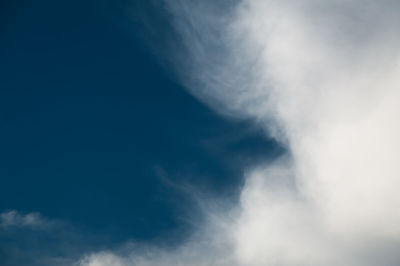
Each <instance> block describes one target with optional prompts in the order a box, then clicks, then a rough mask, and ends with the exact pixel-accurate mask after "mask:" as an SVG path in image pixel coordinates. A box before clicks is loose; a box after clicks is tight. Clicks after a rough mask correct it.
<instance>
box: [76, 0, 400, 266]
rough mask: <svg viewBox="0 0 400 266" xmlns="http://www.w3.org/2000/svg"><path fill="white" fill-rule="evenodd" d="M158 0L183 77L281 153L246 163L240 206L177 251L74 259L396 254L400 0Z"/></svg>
mask: <svg viewBox="0 0 400 266" xmlns="http://www.w3.org/2000/svg"><path fill="white" fill-rule="evenodd" d="M217 2H218V1H217ZM167 3H168V5H169V7H170V11H171V12H172V14H174V15H175V21H174V23H175V26H176V28H177V29H178V31H179V32H180V33H181V37H182V40H183V42H184V44H185V48H186V51H181V53H183V55H176V57H174V58H175V60H178V61H179V64H178V72H179V73H180V76H181V79H182V82H183V83H184V84H185V85H186V86H187V87H188V89H189V90H190V91H191V92H192V93H193V94H195V95H196V96H198V97H199V98H200V99H202V100H203V101H205V102H206V103H208V104H209V105H210V106H211V107H212V108H214V109H215V110H217V111H219V112H220V113H223V114H228V115H232V116H239V117H246V118H250V119H253V120H254V121H255V122H256V123H258V124H260V125H261V126H263V127H264V128H265V129H266V131H267V132H269V134H272V135H273V136H274V137H276V139H277V140H278V141H281V142H282V143H283V144H284V145H286V147H287V149H288V150H289V151H290V158H283V159H282V160H280V161H278V162H276V163H273V164H272V165H271V164H266V165H265V166H257V167H255V169H248V171H247V177H246V180H247V181H246V185H245V187H244V188H243V191H242V193H241V202H240V204H239V206H237V207H236V209H235V210H230V211H229V212H218V213H217V214H215V213H213V212H211V213H212V214H208V215H209V216H210V217H213V218H210V219H209V222H208V223H206V224H205V225H204V229H203V230H200V231H201V233H200V232H199V233H198V234H196V235H195V236H194V237H193V239H192V240H190V241H188V243H187V244H185V245H183V246H182V247H180V248H178V249H177V250H175V251H170V252H165V251H154V250H153V251H151V252H143V250H138V249H136V248H133V249H132V252H131V253H130V254H129V255H119V254H118V253H115V254H114V253H112V252H110V253H99V254H92V255H90V256H88V257H87V258H86V259H85V260H84V261H83V262H82V265H86V266H94V265H104V266H108V265H124V266H125V265H246V266H247V265H255V266H258V265H267V266H275V265H276V266H294V265H296V266H297V265H312V266H322V265H323V266H330V265H332V266H333V265H350V266H357V265H360V266H361V265H363V266H365V265H371V266H372V265H391V266H394V265H398V264H399V263H400V258H399V256H398V255H397V252H394V251H393V250H396V247H397V248H398V246H399V243H400V211H399V210H400V194H399V193H398V188H399V187H400V161H399V158H400V140H399V137H398V136H400V124H399V117H400V52H399V50H398V47H400V34H399V32H398V29H399V28H400V16H399V12H400V2H398V1H393V0H382V1H372V0H366V1H361V0H354V1H346V0H330V1H317V0H303V1H295V0H284V1H276V0H241V1H236V2H235V4H233V3H232V2H230V5H231V7H230V8H229V9H227V8H226V7H224V6H221V5H219V6H218V5H217V4H215V3H214V2H213V1H190V2H188V1H167ZM146 254H147V255H146Z"/></svg>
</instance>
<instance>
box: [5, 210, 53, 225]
mask: <svg viewBox="0 0 400 266" xmlns="http://www.w3.org/2000/svg"><path fill="white" fill-rule="evenodd" d="M53 225H54V222H51V221H49V220H47V219H45V218H44V217H42V216H41V215H40V213H36V212H32V213H27V214H21V213H19V212H18V211H16V210H9V211H5V212H2V213H0V228H2V229H7V228H12V227H21V228H30V229H46V228H47V229H48V228H49V227H52V226H53Z"/></svg>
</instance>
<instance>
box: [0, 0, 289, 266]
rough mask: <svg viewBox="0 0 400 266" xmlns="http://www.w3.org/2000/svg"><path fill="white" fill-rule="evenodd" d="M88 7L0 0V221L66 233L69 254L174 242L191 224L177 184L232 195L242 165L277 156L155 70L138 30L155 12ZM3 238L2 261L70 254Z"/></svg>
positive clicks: (247, 129)
mask: <svg viewBox="0 0 400 266" xmlns="http://www.w3.org/2000/svg"><path fill="white" fill-rule="evenodd" d="M95 2H96V1H57V2H54V1H39V2H33V1H22V0H21V1H6V2H2V4H1V29H0V32H1V35H0V38H1V41H0V58H1V62H0V72H1V79H0V126H1V130H0V176H1V179H0V180H1V181H0V182H1V184H0V212H7V211H10V210H16V211H18V212H19V213H20V214H21V215H24V214H28V213H32V212H37V213H40V215H41V216H42V217H46V219H51V220H57V221H60V222H62V223H66V224H68V225H69V226H70V227H73V228H74V229H73V231H74V232H75V234H77V235H79V241H77V242H84V243H80V244H79V245H80V246H81V249H82V251H85V250H92V249H96V248H98V247H100V246H101V247H112V246H113V245H116V244H118V243H123V242H124V241H127V240H132V239H133V240H137V241H155V239H156V240H157V241H158V242H163V241H164V242H165V241H166V242H171V240H170V239H171V236H172V235H173V236H174V239H180V238H185V236H186V235H187V234H190V227H191V222H190V221H188V220H190V219H191V217H192V216H193V217H195V216H197V215H198V214H197V213H196V211H194V209H193V205H195V203H194V202H192V201H193V199H190V197H189V196H188V195H187V193H185V192H182V191H181V190H180V189H178V188H177V187H179V186H188V185H190V186H193V188H196V189H198V190H199V191H202V192H204V193H209V194H211V195H214V196H216V197H217V196H218V197H221V195H226V196H227V197H231V198H237V195H238V189H239V187H240V186H241V184H242V178H241V173H242V170H241V166H242V165H245V164H248V163H250V160H259V159H261V158H269V157H274V156H276V155H277V154H280V153H282V148H280V146H279V145H277V144H276V143H275V142H273V141H272V140H268V139H266V138H265V137H264V136H263V132H262V130H261V129H259V128H257V127H256V126H253V125H251V124H250V123H249V122H248V121H246V120H238V119H228V118H224V117H220V116H218V115H217V114H216V113H215V112H214V111H212V110H210V109H209V108H208V107H207V106H205V105H204V104H203V103H201V102H199V101H198V100H197V99H195V98H194V97H193V96H191V95H190V94H188V93H187V91H186V90H185V89H184V88H183V87H182V86H181V85H179V83H178V82H176V80H175V79H174V76H173V74H172V73H171V72H170V71H168V70H167V69H165V68H163V67H162V64H161V62H160V61H159V60H158V59H157V58H155V57H154V53H153V51H152V50H151V49H149V47H148V46H149V44H148V42H149V39H151V38H149V37H151V36H150V35H149V34H148V33H147V32H146V29H145V28H143V27H142V24H144V21H143V19H141V18H143V17H145V16H147V15H149V14H150V13H149V12H152V13H151V14H155V12H158V11H157V10H156V9H154V7H153V9H149V8H150V7H151V6H150V5H148V4H147V6H144V5H146V4H144V3H141V2H142V1H137V3H135V2H133V3H131V5H130V6H129V10H130V12H132V10H133V11H134V12H136V14H137V17H138V18H139V19H136V20H135V19H132V17H131V16H127V15H126V11H127V10H128V7H127V6H123V7H126V9H124V8H122V9H121V7H120V6H118V5H117V3H112V2H111V3H110V2H108V3H107V2H106V1H104V2H101V1H100V3H97V2H96V3H95ZM132 6H133V7H132ZM110 7H111V8H110ZM139 7H140V9H139ZM146 12H147V13H146ZM160 19H161V18H160ZM155 25H157V27H162V26H161V25H160V23H156V22H155ZM158 30H160V29H158ZM162 30H163V29H161V31H162ZM165 30H168V27H167V26H165ZM171 184H172V185H171ZM21 230H22V229H21ZM69 230H72V229H69ZM16 231H18V230H17V229H15V230H14V231H13V232H12V233H10V232H2V233H1V234H0V242H1V244H0V249H1V251H0V260H2V261H3V263H5V264H2V265H32V264H33V262H32V261H31V259H32V258H29V256H37V255H32V254H30V252H26V253H24V254H23V255H17V254H18V253H13V252H11V250H18V249H21V250H28V251H29V250H32V253H33V254H36V253H43V254H45V255H52V253H60V252H61V253H63V252H64V253H66V254H68V252H70V253H74V252H76V251H71V248H70V247H68V248H66V247H62V242H64V241H65V239H64V236H63V237H61V236H58V235H56V236H54V233H51V235H53V238H54V239H47V238H46V237H43V238H44V239H40V238H39V239H37V238H38V236H37V235H41V234H39V233H35V232H30V233H26V234H25V233H19V232H16ZM78 232H79V233H78ZM30 238H31V239H30ZM33 239H34V240H33ZM82 239H85V240H84V241H82ZM97 239H100V240H99V241H98V240H97ZM67 241H68V240H67ZM70 241H73V240H70ZM175 242H176V241H175ZM178 242H179V241H178ZM29 243H31V244H29ZM75 244H76V245H78V243H75ZM58 245H60V246H61V247H59V248H54V249H55V251H52V249H53V247H56V246H58ZM64 249H65V250H64ZM35 252H36V253H35ZM73 255H74V256H75V255H76V254H73ZM23 257H26V258H23Z"/></svg>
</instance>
